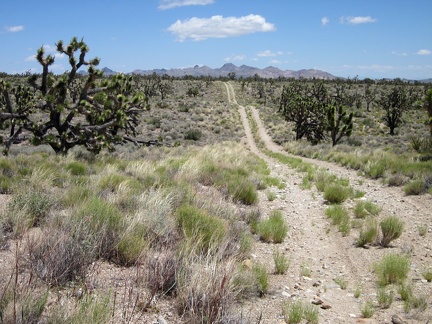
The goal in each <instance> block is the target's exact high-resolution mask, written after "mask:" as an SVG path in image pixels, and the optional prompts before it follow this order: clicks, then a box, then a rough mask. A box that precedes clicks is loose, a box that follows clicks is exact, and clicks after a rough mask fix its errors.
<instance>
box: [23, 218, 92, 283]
mask: <svg viewBox="0 0 432 324" xmlns="http://www.w3.org/2000/svg"><path fill="white" fill-rule="evenodd" d="M53 225H54V224H51V226H46V227H45V228H44V229H43V230H42V232H41V234H40V235H37V236H36V237H35V236H32V237H31V238H29V240H28V241H27V243H26V244H27V252H28V262H29V265H30V269H31V270H32V273H34V274H35V275H36V276H37V277H39V278H40V279H41V280H42V281H44V282H46V283H47V284H48V285H49V286H63V285H65V284H67V283H68V282H70V281H82V280H83V279H84V277H85V274H86V271H87V266H88V265H89V264H90V263H91V262H92V261H93V260H94V255H95V252H96V251H95V250H91V247H89V246H86V244H85V233H84V232H83V231H84V230H85V228H84V227H83V226H82V224H77V227H75V228H67V227H66V226H64V227H56V226H53Z"/></svg>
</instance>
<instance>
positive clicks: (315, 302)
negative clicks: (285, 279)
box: [311, 297, 323, 305]
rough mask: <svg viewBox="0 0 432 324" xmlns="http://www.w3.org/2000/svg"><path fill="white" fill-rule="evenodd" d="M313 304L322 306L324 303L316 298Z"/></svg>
mask: <svg viewBox="0 0 432 324" xmlns="http://www.w3.org/2000/svg"><path fill="white" fill-rule="evenodd" d="M311 303H312V304H314V305H322V304H323V301H322V300H321V299H319V298H317V297H314V299H313V300H312V301H311Z"/></svg>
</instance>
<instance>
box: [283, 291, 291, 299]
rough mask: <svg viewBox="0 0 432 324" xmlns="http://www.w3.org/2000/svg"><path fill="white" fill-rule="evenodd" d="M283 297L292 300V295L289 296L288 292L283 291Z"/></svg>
mask: <svg viewBox="0 0 432 324" xmlns="http://www.w3.org/2000/svg"><path fill="white" fill-rule="evenodd" d="M281 295H282V296H283V297H285V298H290V297H291V295H290V294H289V293H287V292H286V291H282V294H281Z"/></svg>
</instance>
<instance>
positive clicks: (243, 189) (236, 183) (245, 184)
mask: <svg viewBox="0 0 432 324" xmlns="http://www.w3.org/2000/svg"><path fill="white" fill-rule="evenodd" d="M228 192H229V194H230V195H231V196H232V197H233V200H234V201H240V202H241V203H243V204H245V205H253V204H255V203H256V202H257V201H258V193H257V191H256V189H255V185H254V184H253V183H252V182H251V181H249V180H248V179H245V180H244V179H243V180H241V179H236V180H232V181H231V182H230V183H229V184H228Z"/></svg>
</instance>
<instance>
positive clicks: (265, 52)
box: [258, 50, 283, 57]
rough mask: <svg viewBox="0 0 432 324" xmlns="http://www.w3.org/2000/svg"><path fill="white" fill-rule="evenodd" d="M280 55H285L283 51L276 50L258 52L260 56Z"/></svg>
mask: <svg viewBox="0 0 432 324" xmlns="http://www.w3.org/2000/svg"><path fill="white" fill-rule="evenodd" d="M278 55H283V52H276V53H275V52H272V51H269V50H265V51H262V52H259V53H258V56H260V57H273V56H278Z"/></svg>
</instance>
